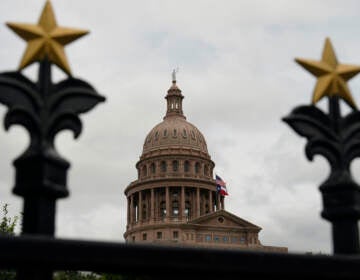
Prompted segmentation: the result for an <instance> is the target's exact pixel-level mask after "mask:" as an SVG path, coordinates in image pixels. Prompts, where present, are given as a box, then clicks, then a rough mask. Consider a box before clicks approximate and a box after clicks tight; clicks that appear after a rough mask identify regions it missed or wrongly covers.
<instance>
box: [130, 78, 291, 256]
mask: <svg viewBox="0 0 360 280" xmlns="http://www.w3.org/2000/svg"><path fill="white" fill-rule="evenodd" d="M165 99H166V102H167V110H166V114H165V116H164V118H163V121H162V122H161V123H159V124H157V125H155V127H154V128H153V129H151V131H150V132H149V133H148V134H147V136H146V138H145V141H144V146H143V151H142V154H141V156H140V159H139V161H138V162H137V163H136V169H137V173H138V176H137V180H135V181H133V182H131V183H130V184H129V185H128V186H127V187H126V189H125V195H126V197H127V225H126V232H125V233H124V238H125V240H126V242H128V243H148V244H164V245H177V246H195V247H209V248H236V249H246V250H265V251H277V252H287V248H286V247H275V246H264V245H262V243H261V241H260V240H259V232H260V230H261V227H259V226H257V225H255V224H253V223H251V222H249V221H246V220H244V219H242V218H240V217H238V216H236V215H234V214H232V213H230V212H228V211H226V210H225V196H223V195H221V194H220V193H219V192H218V191H217V188H216V182H215V180H214V179H213V178H214V173H213V172H214V167H215V163H214V162H213V161H212V160H211V156H210V155H209V152H208V149H207V145H206V140H205V137H204V135H203V134H202V133H201V132H200V130H199V129H198V128H197V127H196V126H195V125H193V124H191V123H190V122H188V121H187V119H186V117H185V115H184V113H183V104H182V101H183V99H184V96H183V95H182V92H181V90H180V89H179V87H178V86H177V83H176V78H175V75H173V81H172V85H171V87H170V89H169V90H168V92H167V95H166V97H165Z"/></svg>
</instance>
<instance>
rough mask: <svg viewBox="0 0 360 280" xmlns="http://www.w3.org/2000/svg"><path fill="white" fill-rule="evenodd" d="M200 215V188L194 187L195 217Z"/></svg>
mask: <svg viewBox="0 0 360 280" xmlns="http://www.w3.org/2000/svg"><path fill="white" fill-rule="evenodd" d="M197 217H200V188H196V218H197Z"/></svg>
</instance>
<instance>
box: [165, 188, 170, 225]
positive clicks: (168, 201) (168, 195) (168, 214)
mask: <svg viewBox="0 0 360 280" xmlns="http://www.w3.org/2000/svg"><path fill="white" fill-rule="evenodd" d="M165 201H166V220H169V218H170V187H165Z"/></svg>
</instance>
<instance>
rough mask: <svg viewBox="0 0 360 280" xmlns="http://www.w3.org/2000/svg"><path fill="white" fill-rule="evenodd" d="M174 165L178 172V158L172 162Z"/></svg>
mask: <svg viewBox="0 0 360 280" xmlns="http://www.w3.org/2000/svg"><path fill="white" fill-rule="evenodd" d="M172 166H173V171H174V172H177V171H178V170H179V162H178V161H177V160H174V161H173V162H172Z"/></svg>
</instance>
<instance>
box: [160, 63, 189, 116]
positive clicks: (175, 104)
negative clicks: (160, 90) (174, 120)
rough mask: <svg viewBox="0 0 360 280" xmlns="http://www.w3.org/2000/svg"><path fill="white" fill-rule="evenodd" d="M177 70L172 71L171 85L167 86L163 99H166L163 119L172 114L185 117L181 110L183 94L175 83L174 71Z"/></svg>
mask: <svg viewBox="0 0 360 280" xmlns="http://www.w3.org/2000/svg"><path fill="white" fill-rule="evenodd" d="M177 71H178V70H175V69H174V70H173V72H172V85H171V87H170V88H169V90H168V92H167V95H166V96H165V99H166V100H167V110H166V115H165V117H164V119H166V118H168V117H172V116H178V117H182V118H184V119H185V116H184V114H183V110H182V100H183V99H184V96H183V95H182V94H181V90H180V89H179V88H178V86H177V85H176V73H177Z"/></svg>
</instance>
